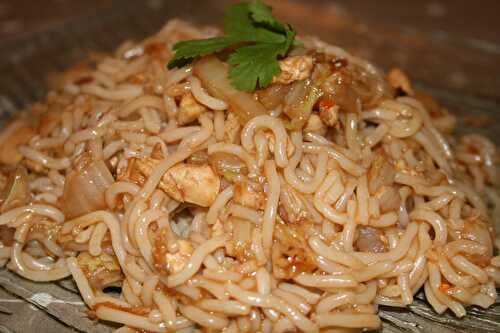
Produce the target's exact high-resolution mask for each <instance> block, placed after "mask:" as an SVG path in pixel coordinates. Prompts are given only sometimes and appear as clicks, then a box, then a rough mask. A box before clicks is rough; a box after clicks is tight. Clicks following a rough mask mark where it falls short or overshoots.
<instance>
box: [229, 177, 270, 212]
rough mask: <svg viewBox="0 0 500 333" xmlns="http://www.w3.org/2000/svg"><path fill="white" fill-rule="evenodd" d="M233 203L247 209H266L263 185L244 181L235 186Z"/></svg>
mask: <svg viewBox="0 0 500 333" xmlns="http://www.w3.org/2000/svg"><path fill="white" fill-rule="evenodd" d="M233 201H234V202H235V203H237V204H239V205H242V206H245V207H249V208H253V209H264V206H265V204H266V196H265V195H264V189H263V188H262V185H261V184H259V183H254V182H251V181H249V180H244V181H241V182H237V183H236V184H235V185H234V195H233Z"/></svg>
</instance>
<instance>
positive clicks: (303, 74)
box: [273, 55, 314, 84]
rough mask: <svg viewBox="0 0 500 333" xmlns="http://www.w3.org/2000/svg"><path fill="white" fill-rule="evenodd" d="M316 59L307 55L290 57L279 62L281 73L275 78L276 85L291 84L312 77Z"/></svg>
mask: <svg viewBox="0 0 500 333" xmlns="http://www.w3.org/2000/svg"><path fill="white" fill-rule="evenodd" d="M313 64H314V59H313V57H311V56H307V55H298V56H290V57H287V58H285V59H283V60H280V61H279V65H280V69H281V73H280V74H279V75H278V76H275V77H274V79H273V82H274V83H283V84H290V83H292V82H294V81H300V80H305V79H307V78H308V77H309V76H310V75H311V71H312V68H313Z"/></svg>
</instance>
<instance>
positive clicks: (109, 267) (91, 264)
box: [77, 252, 123, 289]
mask: <svg viewBox="0 0 500 333" xmlns="http://www.w3.org/2000/svg"><path fill="white" fill-rule="evenodd" d="M77 260H78V264H79V266H80V267H81V268H82V270H83V272H84V273H85V275H86V276H87V279H88V280H89V282H90V284H91V285H92V287H94V288H96V289H103V288H105V287H107V286H110V285H114V284H116V283H117V282H119V281H120V280H121V279H122V278H123V275H122V272H121V269H120V265H119V264H118V260H117V259H116V257H115V256H112V255H109V254H107V253H106V252H102V253H101V255H99V256H97V257H94V256H92V255H90V254H89V253H88V252H82V253H80V254H79V255H78V258H77Z"/></svg>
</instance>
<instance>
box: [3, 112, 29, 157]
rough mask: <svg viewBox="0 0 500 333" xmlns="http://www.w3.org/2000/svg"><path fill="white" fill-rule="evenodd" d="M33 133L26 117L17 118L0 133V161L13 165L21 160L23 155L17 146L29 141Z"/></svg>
mask: <svg viewBox="0 0 500 333" xmlns="http://www.w3.org/2000/svg"><path fill="white" fill-rule="evenodd" d="M34 135H35V131H34V129H33V128H31V127H30V126H29V125H28V123H27V119H24V118H19V119H17V120H15V121H13V122H12V123H10V124H9V125H8V126H7V127H5V128H4V129H3V131H2V132H1V133H0V142H1V143H2V144H1V145H0V163H3V164H9V165H13V164H16V163H18V162H19V161H21V159H22V158H23V156H22V155H21V154H20V153H19V152H18V151H17V148H18V147H19V146H21V145H24V144H26V143H28V142H29V141H30V139H31V138H32V137H33V136H34Z"/></svg>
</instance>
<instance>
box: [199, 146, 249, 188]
mask: <svg viewBox="0 0 500 333" xmlns="http://www.w3.org/2000/svg"><path fill="white" fill-rule="evenodd" d="M208 160H209V162H210V165H211V166H212V168H213V169H214V170H215V172H216V173H217V174H219V175H221V176H223V177H224V178H226V179H227V180H228V181H230V182H232V181H233V180H234V178H235V177H236V176H238V175H246V174H248V169H247V166H246V164H245V163H244V162H243V161H242V160H240V159H239V158H238V157H236V156H234V155H231V154H226V153H214V154H211V155H210V157H209V158H208Z"/></svg>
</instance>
